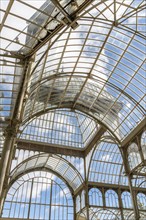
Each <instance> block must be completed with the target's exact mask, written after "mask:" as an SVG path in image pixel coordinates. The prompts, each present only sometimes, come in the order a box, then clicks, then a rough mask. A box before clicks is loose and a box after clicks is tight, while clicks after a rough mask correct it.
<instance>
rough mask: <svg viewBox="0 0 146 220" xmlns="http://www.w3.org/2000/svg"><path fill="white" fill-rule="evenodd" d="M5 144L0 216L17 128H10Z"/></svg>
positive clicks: (0, 165)
mask: <svg viewBox="0 0 146 220" xmlns="http://www.w3.org/2000/svg"><path fill="white" fill-rule="evenodd" d="M5 136H6V137H5V138H6V139H5V143H4V148H3V152H2V157H1V161H0V215H1V212H2V207H3V202H4V199H5V194H6V189H7V186H8V181H9V168H10V166H11V162H12V157H13V155H14V143H15V141H16V127H14V126H8V127H7V129H6V131H5Z"/></svg>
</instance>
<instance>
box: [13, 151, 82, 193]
mask: <svg viewBox="0 0 146 220" xmlns="http://www.w3.org/2000/svg"><path fill="white" fill-rule="evenodd" d="M42 158H43V159H42ZM38 168H39V169H42V168H48V169H49V170H50V171H52V172H55V173H57V174H58V175H60V173H63V177H62V178H63V179H64V180H65V181H66V182H67V183H68V184H69V185H70V187H71V188H72V189H73V190H76V189H77V188H78V187H79V186H80V185H81V184H82V182H83V178H82V177H81V175H80V174H79V173H78V171H77V170H75V169H74V167H72V165H71V164H70V163H69V162H68V161H66V160H65V159H63V158H61V157H59V156H57V155H49V154H39V155H35V156H32V157H30V158H29V159H27V160H25V161H23V162H22V163H20V164H19V165H18V166H17V167H15V168H14V170H13V171H12V172H11V181H12V182H13V181H14V180H15V179H17V178H18V177H19V176H20V175H22V174H23V173H27V172H30V171H32V170H33V171H35V169H38Z"/></svg>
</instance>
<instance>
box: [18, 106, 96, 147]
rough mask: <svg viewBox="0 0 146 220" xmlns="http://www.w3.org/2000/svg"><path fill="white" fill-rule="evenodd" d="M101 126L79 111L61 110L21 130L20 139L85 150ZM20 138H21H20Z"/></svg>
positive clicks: (42, 117) (50, 113)
mask: <svg viewBox="0 0 146 220" xmlns="http://www.w3.org/2000/svg"><path fill="white" fill-rule="evenodd" d="M98 128H99V126H98V124H97V123H96V122H95V121H94V120H93V119H91V118H90V117H89V116H88V115H85V114H83V113H81V112H79V111H77V110H75V111H70V110H69V109H59V110H54V111H50V112H49V113H46V114H44V115H41V116H39V117H37V118H35V119H33V120H32V121H30V122H29V124H26V125H24V126H22V127H20V129H21V130H22V133H21V134H20V138H21V140H22V139H25V140H30V141H38V142H46V143H50V144H56V145H61V146H67V147H77V148H84V147H86V146H87V144H88V143H89V141H90V139H92V137H93V136H94V134H95V133H96V132H97V130H98ZM18 138H19V136H18Z"/></svg>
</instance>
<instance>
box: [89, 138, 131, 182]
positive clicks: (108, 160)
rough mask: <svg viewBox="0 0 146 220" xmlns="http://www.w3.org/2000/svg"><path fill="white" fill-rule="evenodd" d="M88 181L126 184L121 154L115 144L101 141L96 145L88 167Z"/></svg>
mask: <svg viewBox="0 0 146 220" xmlns="http://www.w3.org/2000/svg"><path fill="white" fill-rule="evenodd" d="M89 181H91V182H103V183H112V184H113V183H114V184H120V185H128V179H127V177H126V176H124V169H123V162H122V156H121V153H120V150H119V148H118V146H117V145H116V144H114V143H110V142H101V143H100V144H98V145H97V147H96V150H95V151H94V153H93V156H92V159H91V164H90V167H89Z"/></svg>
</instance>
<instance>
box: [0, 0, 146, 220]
mask: <svg viewBox="0 0 146 220" xmlns="http://www.w3.org/2000/svg"><path fill="white" fill-rule="evenodd" d="M0 6H1V7H0V15H1V16H0V32H1V34H0V57H1V58H0V158H2V154H1V152H2V148H3V145H4V146H5V145H6V144H7V141H5V137H6V140H8V139H9V136H8V135H7V134H8V133H9V132H10V133H11V135H12V136H13V135H15V137H13V139H14V140H15V139H17V140H18V142H19V139H20V141H22V142H23V141H24V142H25V141H28V142H32V143H36V142H38V143H37V144H38V145H39V144H41V143H44V144H45V143H47V144H48V146H49V144H50V146H51V147H52V146H53V147H54V148H53V149H55V147H56V146H57V147H62V149H65V148H69V150H71V149H72V150H75V151H76V152H78V153H79V152H80V153H83V155H82V158H80V156H79V155H78V154H76V155H77V157H72V156H70V157H69V156H67V154H65V155H59V154H58V155H57V154H56V155H55V154H49V153H42V152H41V148H40V151H38V152H35V151H29V149H27V150H26V149H25V147H24V149H23V150H22V149H21V147H20V148H18V149H17V150H16V149H15V147H16V146H11V147H10V148H11V149H10V151H11V153H10V155H9V158H11V161H12V166H11V168H10V170H11V171H10V184H13V183H14V182H15V181H16V182H19V178H20V180H21V179H23V177H22V175H23V174H25V176H24V178H25V177H26V178H27V176H28V178H29V177H30V176H31V175H33V174H32V173H35V172H38V170H39V172H43V171H46V170H47V171H50V172H52V173H55V174H56V175H58V178H61V181H62V180H63V181H64V182H65V184H67V185H68V186H69V188H70V189H71V191H72V192H75V191H76V192H77V193H78V192H79V191H80V190H81V188H80V187H83V188H84V184H86V179H87V180H88V181H89V182H90V183H92V182H93V183H97V185H98V183H99V185H100V184H101V185H102V186H103V185H104V184H111V185H112V184H113V185H114V184H115V185H119V186H120V187H121V190H122V187H125V189H127V188H126V187H128V178H127V176H125V175H126V174H125V172H126V171H125V170H124V166H123V157H122V156H123V155H122V154H121V152H120V149H119V146H120V144H121V143H123V142H124V140H126V138H127V136H130V134H131V133H132V131H133V130H134V129H135V128H137V126H138V125H139V124H140V123H141V122H142V121H144V119H145V106H146V99H145V92H146V87H145V85H146V74H145V69H146V64H145V56H146V54H145V51H146V50H145V49H146V29H145V26H146V19H145V15H146V2H145V1H144V0H90V1H89V0H76V1H75V0H73V1H72V0H41V1H38V0H27V1H24V0H1V5H0ZM9 129H10V130H9ZM15 132H16V134H15ZM98 136H99V137H98ZM109 136H110V139H109ZM16 137H17V138H16ZM142 141H144V137H142ZM14 142H15V141H14ZM8 143H11V141H10V142H9V141H8ZM12 143H13V140H12ZM16 143H17V142H16ZM117 143H118V144H117ZM142 143H143V142H142ZM8 147H9V146H8ZM17 147H18V146H17ZM142 147H143V148H144V147H145V145H144V144H143V145H142ZM5 148H6V146H5ZM22 148H23V147H22ZM77 148H78V149H77ZM15 150H16V152H14V151H15ZM6 151H7V148H6ZM12 151H13V153H14V154H13V156H14V157H13V156H12ZM125 151H126V148H125ZM3 152H4V153H5V151H3ZM56 152H57V151H56ZM124 153H125V152H124ZM1 161H2V160H1ZM144 162H145V161H144ZM9 167H10V164H8V166H7V167H6V169H5V172H3V174H4V175H5V174H7V171H8V169H9ZM85 167H86V169H85ZM138 169H139V167H138ZM140 169H141V168H140ZM40 170H41V171H40ZM32 171H33V172H32ZM141 171H142V174H143V176H140V175H139V176H138V175H135V174H134V175H133V176H132V180H131V185H132V187H139V188H141V189H143V188H144V187H145V184H146V182H145V169H144V168H142V169H141ZM8 173H9V172H8ZM29 173H30V176H29ZM52 175H54V174H52ZM6 177H7V176H6ZM32 178H33V177H32ZM3 179H4V178H3ZM4 181H5V179H4ZM4 181H3V182H4ZM6 181H7V180H6ZM84 181H85V182H84ZM16 184H17V183H16ZM2 185H3V183H2ZM85 188H86V186H85ZM87 188H88V183H87ZM119 189H120V188H119ZM78 190H79V191H78ZM111 210H112V208H111V209H110V208H109V210H102V209H99V208H97V207H96V208H92V207H90V209H89V215H90V216H89V217H90V219H97V218H101V219H104V218H105V216H109V219H111V218H112V219H114V218H115V216H119V212H120V211H119V209H113V210H114V211H113V212H112V211H111ZM82 211H83V215H84V214H85V212H86V210H85V212H84V208H83V209H82ZM97 211H98V213H97ZM123 216H124V217H125V219H134V217H133V216H134V214H133V210H132V211H131V210H128V209H127V210H126V209H125V208H124V210H123ZM80 217H82V215H80ZM119 219H120V217H119ZM141 219H143V213H142V212H141Z"/></svg>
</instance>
